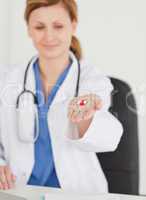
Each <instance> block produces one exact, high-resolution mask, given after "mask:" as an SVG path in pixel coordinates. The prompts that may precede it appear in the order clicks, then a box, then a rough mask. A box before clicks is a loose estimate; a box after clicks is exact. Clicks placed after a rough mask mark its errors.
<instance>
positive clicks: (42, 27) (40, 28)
mask: <svg viewBox="0 0 146 200" xmlns="http://www.w3.org/2000/svg"><path fill="white" fill-rule="evenodd" d="M34 28H35V29H37V30H42V29H44V28H45V27H44V26H36V27H34Z"/></svg>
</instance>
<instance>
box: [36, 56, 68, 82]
mask: <svg viewBox="0 0 146 200" xmlns="http://www.w3.org/2000/svg"><path fill="white" fill-rule="evenodd" d="M68 64H69V55H64V56H63V55H62V56H60V57H58V58H55V59H45V58H43V57H41V56H40V57H39V66H40V72H41V75H42V76H43V77H44V78H45V79H46V80H47V79H48V77H49V76H50V74H51V75H58V76H59V75H60V74H61V73H62V72H63V71H64V69H65V68H66V67H67V66H68Z"/></svg>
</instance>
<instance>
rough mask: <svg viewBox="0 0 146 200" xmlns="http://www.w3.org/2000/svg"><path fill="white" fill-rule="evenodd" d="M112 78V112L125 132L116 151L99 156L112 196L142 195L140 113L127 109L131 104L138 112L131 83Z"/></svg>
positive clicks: (99, 154)
mask: <svg viewBox="0 0 146 200" xmlns="http://www.w3.org/2000/svg"><path fill="white" fill-rule="evenodd" d="M110 79H111V82H112V84H113V86H114V92H113V95H112V106H111V108H110V112H111V113H112V114H113V115H115V116H116V117H117V118H118V119H119V121H120V122H121V123H122V125H123V128H124V133H123V136H122V138H121V141H120V143H119V146H118V148H117V150H116V151H114V152H106V153H98V154H97V156H98V158H99V160H100V163H101V166H102V168H103V171H104V173H105V175H106V178H107V181H108V184H109V192H110V193H122V194H133V195H138V194H139V149H138V120H137V114H136V113H135V112H133V111H132V110H131V109H129V108H128V106H127V104H128V105H129V106H130V107H131V108H133V109H134V110H136V103H135V98H134V96H133V94H131V89H130V87H129V85H128V84H127V83H125V82H123V81H121V80H118V79H116V78H110ZM129 92H130V93H129ZM129 94H130V95H129ZM109 134H110V133H109Z"/></svg>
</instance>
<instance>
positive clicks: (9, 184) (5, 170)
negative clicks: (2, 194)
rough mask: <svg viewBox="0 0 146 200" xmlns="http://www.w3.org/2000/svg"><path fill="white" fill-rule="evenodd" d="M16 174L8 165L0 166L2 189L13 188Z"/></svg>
mask: <svg viewBox="0 0 146 200" xmlns="http://www.w3.org/2000/svg"><path fill="white" fill-rule="evenodd" d="M14 182H15V176H14V175H13V174H12V172H11V170H10V168H9V167H8V166H1V167H0V189H4V190H7V189H11V188H13V187H14Z"/></svg>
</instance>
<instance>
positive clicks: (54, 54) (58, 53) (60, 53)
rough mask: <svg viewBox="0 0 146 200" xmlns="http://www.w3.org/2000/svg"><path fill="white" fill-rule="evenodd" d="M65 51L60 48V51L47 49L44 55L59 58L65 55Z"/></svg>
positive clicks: (49, 57)
mask: <svg viewBox="0 0 146 200" xmlns="http://www.w3.org/2000/svg"><path fill="white" fill-rule="evenodd" d="M65 52H66V51H59V50H58V51H57V50H55V51H47V52H44V53H43V54H42V55H43V57H45V58H46V59H55V58H56V59H57V58H59V57H61V56H63V55H64V53H65Z"/></svg>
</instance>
